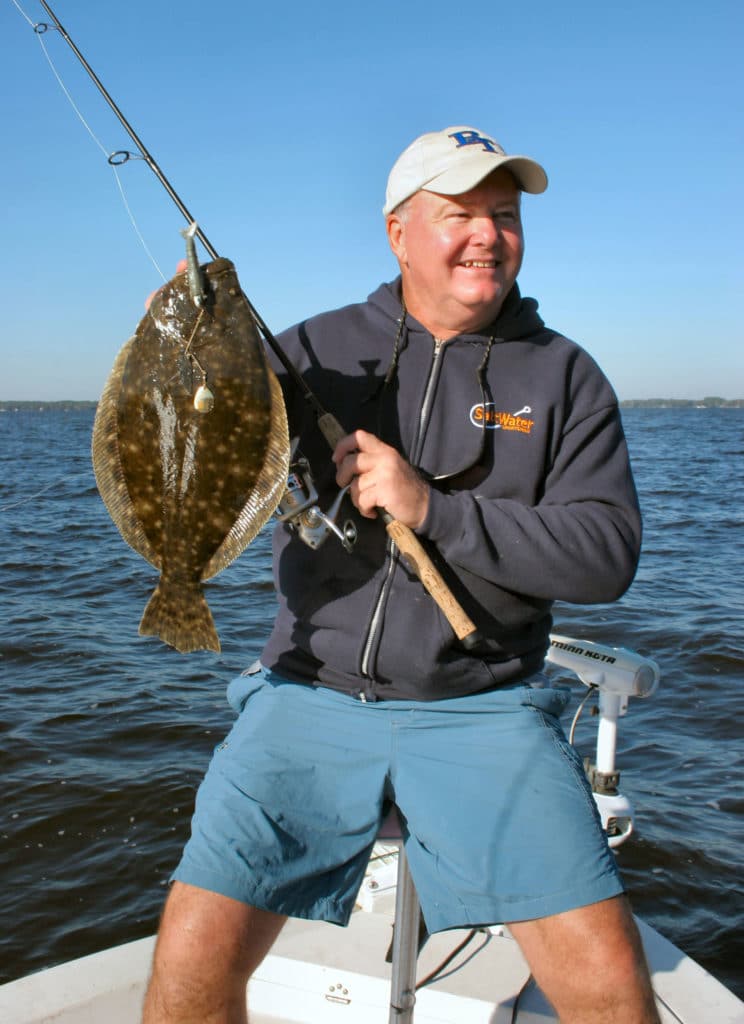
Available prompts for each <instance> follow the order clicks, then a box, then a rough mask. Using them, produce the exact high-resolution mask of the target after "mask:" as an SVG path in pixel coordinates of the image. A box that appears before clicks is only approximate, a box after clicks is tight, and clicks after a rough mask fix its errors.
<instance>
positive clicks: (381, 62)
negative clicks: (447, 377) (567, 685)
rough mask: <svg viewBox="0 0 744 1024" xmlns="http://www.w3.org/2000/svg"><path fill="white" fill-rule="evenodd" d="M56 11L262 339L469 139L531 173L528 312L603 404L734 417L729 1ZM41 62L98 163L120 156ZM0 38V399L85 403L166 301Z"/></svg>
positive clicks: (8, 30)
mask: <svg viewBox="0 0 744 1024" xmlns="http://www.w3.org/2000/svg"><path fill="white" fill-rule="evenodd" d="M18 3H19V4H20V5H21V7H22V8H23V10H24V11H25V13H26V14H27V16H28V18H30V20H31V21H32V22H34V23H35V22H41V21H49V17H48V15H47V14H46V13H45V12H44V10H43V8H42V7H41V5H40V4H39V3H38V2H37V0H18ZM51 6H52V7H53V9H54V11H55V13H56V14H57V17H58V18H59V20H60V21H61V22H62V24H63V25H64V27H65V28H66V29H67V31H68V33H69V34H70V35H71V37H72V38H73V40H74V41H75V43H76V44H77V46H78V47H79V49H80V50H81V51H82V53H83V54H84V56H85V57H86V58H87V59H88V61H89V62H90V64H91V65H92V67H93V68H94V70H95V71H96V73H97V74H98V75H99V77H100V78H101V80H102V81H103V83H104V85H105V86H106V88H107V89H108V91H109V92H110V93H111V95H112V96H113V98H114V100H115V101H116V102H117V103H118V105H119V106H120V108H121V109H122V111H123V112H124V114H125V115H126V117H127V118H128V119H129V121H130V122H131V123H132V125H133V126H134V128H135V130H136V131H137V132H138V134H139V135H140V138H141V139H142V141H143V143H144V144H145V145H146V146H147V148H148V149H149V150H150V152H151V154H152V155H153V157H154V158H155V160H156V161H157V162H158V164H159V165H160V166H161V168H162V170H163V171H164V173H165V174H166V176H167V177H168V178H169V179H170V181H171V183H172V184H173V186H174V187H175V189H176V191H177V192H178V193H179V194H180V195H181V198H182V199H183V201H184V202H185V204H186V206H187V207H188V208H189V209H190V210H191V212H192V213H193V214H194V216H195V217H196V218H197V220H198V221H199V223H200V225H201V226H202V228H203V230H204V231H205V233H206V234H207V236H208V237H209V238H210V241H211V242H212V243H213V245H214V246H215V248H216V249H217V250H218V251H219V253H220V255H223V256H228V257H229V258H230V259H232V260H233V261H234V262H235V263H236V265H237V268H238V271H239V274H240V277H241V281H242V284H243V288H244V289H245V291H246V292H247V294H248V295H249V296H250V298H251V300H252V302H253V303H254V305H255V306H256V308H257V309H258V310H259V312H260V313H261V315H262V316H263V318H264V320H265V321H266V322H267V324H268V325H269V326H270V327H271V329H272V330H273V331H274V332H278V331H280V330H281V329H282V328H284V327H286V326H288V325H289V324H291V323H294V322H296V321H297V320H300V319H302V318H304V317H306V316H308V315H310V314H312V313H314V312H318V311H320V310H322V309H327V308H332V307H335V306H339V305H342V304H345V303H347V302H352V301H357V300H359V299H363V298H364V297H365V296H366V295H367V294H368V293H369V292H370V291H372V290H373V289H374V288H375V287H376V286H377V285H378V284H379V283H380V282H381V281H383V280H389V279H390V278H392V277H393V276H394V275H395V273H396V269H397V268H396V266H395V263H394V261H393V258H392V256H391V254H390V252H389V250H388V248H387V242H386V239H385V235H384V230H383V218H382V215H381V206H382V201H383V195H384V189H385V181H386V178H387V174H388V171H389V168H390V166H391V164H392V162H393V161H394V159H395V158H396V157H397V155H398V153H399V152H400V151H401V150H402V149H403V148H404V146H406V145H407V144H408V142H409V141H410V140H411V139H412V138H413V137H414V136H416V135H418V134H420V133H421V132H423V131H430V130H432V129H438V128H443V127H446V126H447V125H451V124H463V123H466V124H472V125H474V126H476V127H478V128H480V129H482V130H483V131H486V132H489V133H490V134H492V135H494V136H495V137H496V138H498V139H499V140H500V141H501V142H502V144H503V145H504V146H505V148H506V149H507V151H511V152H521V153H525V154H527V155H529V156H533V157H535V158H536V159H538V160H540V161H541V162H542V163H543V164H544V166H545V167H546V169H547V171H548V175H549V178H550V187H549V189H548V191H547V192H546V193H545V194H544V195H542V196H534V197H533V196H527V197H525V202H524V217H525V227H526V239H527V254H526V258H525V264H524V267H523V270H522V273H521V275H520V284H521V287H522V291H523V292H524V293H526V294H529V295H533V296H535V297H536V298H537V299H538V300H539V302H540V310H541V313H542V315H543V317H544V318H545V320H546V321H547V322H548V323H549V324H550V325H551V326H552V327H555V328H556V329H558V330H560V331H562V332H563V333H565V334H568V335H569V336H571V337H573V338H575V339H576V340H577V341H579V342H581V343H582V344H583V345H584V346H585V347H586V348H587V349H588V350H589V351H590V352H591V353H592V354H593V355H594V356H595V358H596V359H597V360H598V362H599V363H600V365H601V366H602V367H603V368H604V370H605V372H606V373H607V374H608V376H609V377H610V379H611V380H612V382H613V383H614V385H615V387H616V390H617V392H618V394H619V396H620V397H621V398H643V397H652V396H673V397H681V398H695V397H704V396H706V395H722V396H724V397H727V398H739V397H744V345H742V340H743V339H742V333H743V332H742V326H741V320H742V318H741V311H740V307H741V294H742V276H743V275H742V270H743V268H744V258H743V256H742V253H743V249H744V247H743V246H742V238H744V216H742V201H741V179H742V166H743V165H744V139H743V129H742V124H743V123H744V119H743V118H742V114H743V113H744V111H743V109H742V107H743V106H744V104H743V103H742V95H743V93H744V89H743V88H742V76H741V70H740V68H741V52H742V45H743V44H744V5H742V4H741V2H740V0H709V2H708V3H706V4H701V3H697V2H695V3H693V2H689V0H676V2H672V0H656V2H654V0H645V2H638V0H629V2H626V3H623V4H610V3H597V2H596V0H594V2H591V3H589V2H587V3H584V2H576V3H571V2H568V3H565V4H557V3H554V2H547V0H532V2H530V0H523V2H522V3H519V4H514V3H509V4H506V3H500V2H496V0H488V2H482V0H472V2H471V3H469V4H468V5H462V6H458V5H453V4H452V3H448V4H445V3H440V2H439V0H428V2H426V3H424V2H419V0H415V2H409V3H407V2H405V0H395V2H391V0H376V2H375V3H374V4H372V3H370V4H353V3H348V2H347V3H337V2H335V0H331V2H327V3H316V4H312V3H307V0H304V2H295V0H285V2H284V3H282V4H271V3H247V2H245V0H226V2H223V3H214V4H212V5H206V4H204V3H203V0H198V2H197V0H180V2H179V3H178V4H173V3H171V2H166V0H149V2H148V3H142V2H141V0H127V2H125V3H120V4H113V3H112V4H108V3H107V4H94V3H92V2H91V0H54V2H52V4H51ZM43 39H44V42H45V45H46V46H47V48H48V50H49V53H50V55H51V56H52V58H53V60H54V62H55V64H56V66H57V69H58V71H59V73H60V74H61V76H62V78H63V79H64V81H65V83H66V85H67V88H68V90H69V91H70V93H71V94H72V96H73V97H74V99H75V102H76V104H77V105H78V107H79V108H80V110H81V112H82V113H83V114H84V116H85V118H86V120H87V121H88V122H89V124H90V126H91V128H92V130H93V131H94V132H95V134H96V136H97V137H98V139H99V140H100V142H101V144H102V145H103V147H104V149H105V150H106V151H107V152H111V151H113V150H119V149H133V148H134V147H133V144H132V143H131V140H130V139H129V138H128V136H127V135H126V134H125V132H124V130H123V129H122V128H121V127H120V126H119V124H118V122H117V121H116V119H115V117H114V115H113V114H112V113H111V112H110V111H109V109H108V107H107V106H106V104H105V103H104V101H103V99H102V97H101V96H100V95H99V94H98V92H97V91H96V90H95V87H94V86H93V84H92V83H91V82H90V80H89V79H88V78H87V76H85V74H84V72H83V71H82V69H81V68H80V66H79V65H78V63H77V62H76V60H75V58H74V56H73V54H72V53H71V51H70V50H69V48H68V47H67V45H66V44H65V42H64V40H63V39H62V38H61V37H60V36H59V34H58V33H55V32H48V33H46V34H45V35H44V37H43ZM0 40H1V41H2V42H1V43H0V54H1V55H2V59H0V118H1V123H2V132H3V147H2V148H3V157H2V160H0V194H1V195H2V203H3V217H2V226H3V231H2V248H1V250H0V300H1V301H2V316H0V349H1V351H2V363H1V364H0V365H1V372H0V399H41V400H52V399H61V398H70V399H95V398H97V397H98V395H99V394H100V392H101V389H102V387H103V384H104V381H105V379H106V377H107V375H108V373H109V370H110V368H111V365H112V363H113V360H114V357H115V355H116V352H117V351H118V349H119V348H120V347H121V345H122V344H123V343H124V342H125V341H126V339H127V338H128V337H129V336H130V335H131V334H132V333H133V331H134V329H135V327H136V325H137V323H138V321H139V319H140V317H141V315H142V308H143V307H142V304H143V300H144V297H145V295H146V294H147V293H148V292H149V291H151V290H152V289H153V288H155V287H157V285H158V284H159V283H160V278H159V277H158V273H157V271H156V269H155V267H154V266H153V264H152V263H151V261H150V259H149V257H148V256H147V254H146V253H145V251H144V249H143V247H142V245H141V244H140V242H139V240H138V238H137V235H136V234H135V231H134V229H133V228H132V225H131V222H130V220H129V218H128V215H127V212H126V209H125V207H124V204H123V202H122V200H121V197H120V194H119V191H118V188H117V184H116V179H115V177H114V174H113V172H112V171H111V169H110V168H109V166H108V164H107V162H106V159H105V156H104V155H103V153H102V152H101V150H100V149H99V148H98V147H97V145H96V144H95V143H94V142H93V140H92V139H91V138H90V136H89V135H88V134H87V133H86V131H85V129H84V128H83V126H82V125H81V123H80V121H79V120H78V118H77V116H76V114H75V113H74V111H73V110H72V108H71V106H70V104H69V102H68V100H67V99H66V98H65V96H64V94H63V93H62V91H61V89H60V87H59V85H58V84H57V81H56V80H55V78H54V76H53V74H52V71H51V70H50V68H49V65H48V64H47V62H46V59H45V57H44V54H43V52H42V50H41V47H40V45H39V41H38V38H37V36H36V34H35V33H34V32H33V30H32V28H31V27H30V26H29V24H28V23H27V21H25V20H24V18H23V17H22V16H21V14H20V13H19V11H18V9H17V8H16V6H14V4H13V3H12V2H11V0H0ZM119 177H120V179H121V182H122V185H123V187H124V191H125V193H126V196H127V200H128V202H129V205H130V207H131V209H132V211H133V213H134V216H135V218H136V221H137V224H138V226H139V229H140V231H141V232H142V234H143V236H144V237H145V239H146V241H147V244H148V246H149V248H150V249H151V251H152V253H153V255H154V257H155V259H156V260H157V262H158V263H159V264H160V266H161V267H162V268H163V270H164V271H165V273H166V274H167V275H168V276H170V274H171V272H172V269H173V268H174V266H175V263H176V261H177V260H178V259H179V258H180V257H181V255H182V250H183V242H182V239H181V237H180V235H179V230H180V229H181V227H182V226H183V220H182V218H181V215H180V214H179V213H178V211H177V210H176V208H175V206H173V204H172V203H171V201H170V199H169V198H168V196H167V195H166V193H165V191H164V190H163V189H162V186H161V185H160V184H159V183H158V182H157V180H156V179H155V177H154V175H153V174H152V173H151V171H149V170H148V168H147V167H146V165H145V164H144V162H142V161H130V162H129V163H127V164H126V165H125V166H123V167H122V168H120V169H119Z"/></svg>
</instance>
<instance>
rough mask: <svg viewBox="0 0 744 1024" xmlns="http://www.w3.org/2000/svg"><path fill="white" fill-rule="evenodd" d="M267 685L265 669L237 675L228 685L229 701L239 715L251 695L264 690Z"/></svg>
mask: <svg viewBox="0 0 744 1024" xmlns="http://www.w3.org/2000/svg"><path fill="white" fill-rule="evenodd" d="M265 685H266V681H265V679H264V670H263V669H261V670H260V671H258V672H255V673H253V674H252V675H240V676H236V677H235V679H233V680H232V682H231V683H230V684H229V686H228V687H227V703H228V704H229V705H230V707H231V708H232V709H233V711H234V712H235V713H236V714H237V715H239V714H241V712H242V711H243V709H244V708H245V706H246V704H247V703H248V701H249V700H250V699H251V697H252V696H253V695H254V694H255V693H258V691H259V690H262V689H263V688H264V686H265Z"/></svg>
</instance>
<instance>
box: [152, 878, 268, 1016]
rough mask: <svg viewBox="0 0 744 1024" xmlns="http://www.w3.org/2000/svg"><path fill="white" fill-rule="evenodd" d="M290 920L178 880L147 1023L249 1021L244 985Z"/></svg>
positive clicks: (169, 906)
mask: <svg viewBox="0 0 744 1024" xmlns="http://www.w3.org/2000/svg"><path fill="white" fill-rule="evenodd" d="M285 921H286V918H285V917H282V916H280V915H278V914H271V913H269V912H268V911H266V910H257V909H256V908H255V907H250V906H247V905H246V904H244V903H240V902H238V901H237V900H233V899H229V898H228V897H227V896H220V895H219V894H218V893H214V892H208V891H207V890H205V889H198V888H196V887H195V886H192V885H186V884H184V883H182V882H174V883H173V887H172V889H171V892H170V894H169V896H168V900H167V902H166V905H165V910H164V911H163V919H162V921H161V924H160V931H159V934H158V941H157V944H156V946H155V956H154V958H153V970H152V976H151V978H150V984H149V987H148V990H147V995H146V997H145V1005H144V1016H143V1024H246V1022H247V1020H248V1018H247V1015H246V1001H245V988H246V984H247V982H248V979H249V977H250V976H251V974H252V973H253V972H254V971H255V969H256V968H257V967H258V965H259V964H260V963H261V961H262V960H263V958H264V957H265V956H266V954H267V953H268V951H269V949H270V948H271V946H272V945H273V943H274V941H275V939H276V938H277V936H278V935H279V932H280V931H281V929H282V926H283V925H284V922H285Z"/></svg>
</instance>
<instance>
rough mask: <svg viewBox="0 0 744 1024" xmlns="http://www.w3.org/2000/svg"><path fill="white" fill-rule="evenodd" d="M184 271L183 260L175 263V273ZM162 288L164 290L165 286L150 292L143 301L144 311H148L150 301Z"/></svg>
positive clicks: (184, 264) (184, 262)
mask: <svg viewBox="0 0 744 1024" xmlns="http://www.w3.org/2000/svg"><path fill="white" fill-rule="evenodd" d="M185 269H186V261H185V259H179V261H178V262H177V263H176V273H181V272H182V271H183V270H185ZM162 288H165V285H161V287H160V288H156V290H155V291H154V292H150V293H149V295H148V296H147V298H146V299H145V300H144V308H145V309H149V307H150V305H151V303H152V299H154V298H155V297H156V295H157V294H158V292H160V291H161V289H162Z"/></svg>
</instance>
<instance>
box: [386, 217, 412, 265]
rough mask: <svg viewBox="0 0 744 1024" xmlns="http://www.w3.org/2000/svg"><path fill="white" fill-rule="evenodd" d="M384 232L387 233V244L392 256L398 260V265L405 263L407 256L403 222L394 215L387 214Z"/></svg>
mask: <svg viewBox="0 0 744 1024" xmlns="http://www.w3.org/2000/svg"><path fill="white" fill-rule="evenodd" d="M385 230H386V231H387V236H388V242H389V243H390V248H391V249H392V251H393V255H394V256H395V258H396V259H397V260H398V263H405V262H406V259H407V256H406V225H405V223H404V221H403V220H402V219H401V218H400V217H399V216H398V215H397V214H396V213H389V214H388V216H387V220H386V221H385Z"/></svg>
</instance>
